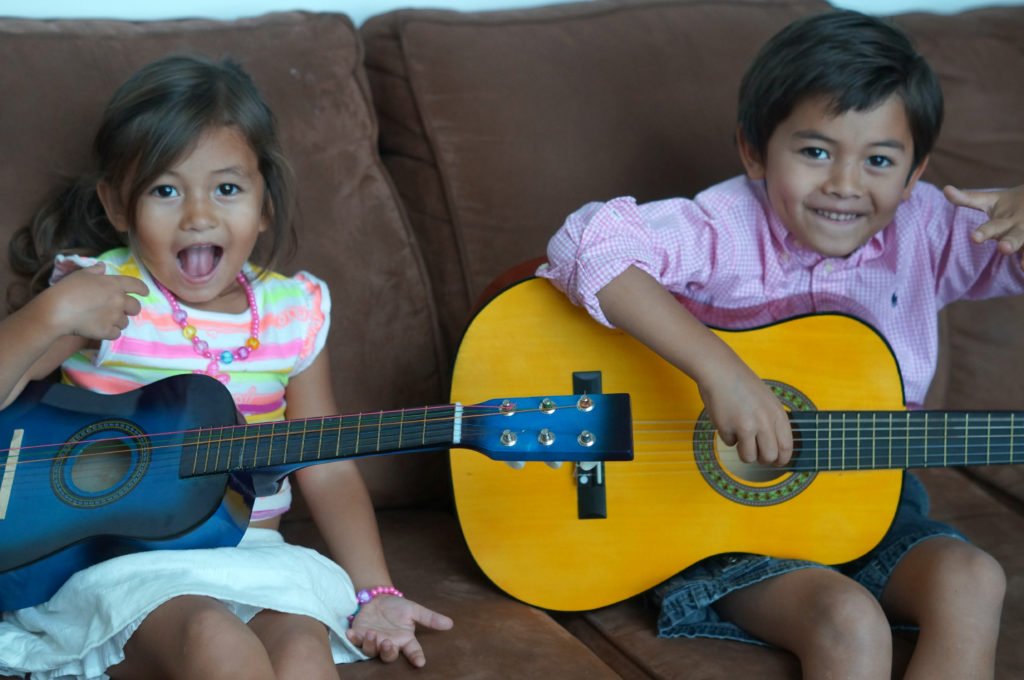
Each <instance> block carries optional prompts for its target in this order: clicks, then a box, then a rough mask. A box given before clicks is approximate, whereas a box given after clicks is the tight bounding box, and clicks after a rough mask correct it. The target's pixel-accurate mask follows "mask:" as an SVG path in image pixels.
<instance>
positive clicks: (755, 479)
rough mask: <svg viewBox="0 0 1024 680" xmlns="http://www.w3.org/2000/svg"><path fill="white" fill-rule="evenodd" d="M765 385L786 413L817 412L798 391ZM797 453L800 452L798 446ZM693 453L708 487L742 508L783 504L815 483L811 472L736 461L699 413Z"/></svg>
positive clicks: (768, 382)
mask: <svg viewBox="0 0 1024 680" xmlns="http://www.w3.org/2000/svg"><path fill="white" fill-rule="evenodd" d="M764 382H765V384H766V385H768V387H770V388H771V389H772V391H773V392H774V393H775V396H777V397H778V398H779V401H781V402H782V403H783V405H784V406H785V407H786V408H787V409H788V410H789V411H815V410H817V409H816V408H815V406H814V404H813V403H811V400H810V399H808V398H807V396H806V395H804V394H803V393H802V392H800V391H799V390H797V389H795V388H793V387H791V386H789V385H786V384H784V383H780V382H776V381H774V380H765V381H764ZM796 450H797V452H799V446H798V445H797V446H796ZM693 453H694V457H695V458H696V462H697V469H699V470H700V473H701V475H702V476H703V477H704V480H705V481H706V482H707V483H708V485H709V486H710V487H711V488H712V489H714V490H715V491H717V492H718V493H720V494H721V495H723V496H725V497H726V498H728V499H729V500H731V501H734V502H736V503H740V504H743V505H775V504H778V503H784V502H786V501H787V500H789V499H791V498H793V497H794V496H796V495H797V494H799V493H800V492H801V491H803V490H804V489H806V488H807V487H808V486H809V485H810V483H811V482H812V481H813V480H814V473H813V472H808V471H798V472H794V471H792V470H788V469H787V468H774V467H769V466H765V465H756V464H748V463H744V462H743V461H741V460H739V456H738V454H737V453H736V451H735V449H733V448H732V447H728V446H726V445H725V444H724V443H723V442H722V440H721V438H720V437H719V436H718V433H717V431H716V430H715V428H714V426H713V425H712V424H711V418H710V417H709V416H708V414H707V412H706V411H702V412H701V414H700V417H699V418H698V419H697V425H696V427H695V428H694V432H693ZM794 455H798V453H797V454H794Z"/></svg>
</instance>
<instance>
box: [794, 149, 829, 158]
mask: <svg viewBox="0 0 1024 680" xmlns="http://www.w3.org/2000/svg"><path fill="white" fill-rule="evenodd" d="M800 153H802V154H803V155H805V156H807V157H808V158H813V159H814V160H816V161H824V160H828V151H826V150H825V149H822V148H820V147H817V146H808V147H806V148H804V149H800Z"/></svg>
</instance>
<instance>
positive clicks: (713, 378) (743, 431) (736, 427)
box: [597, 267, 793, 465]
mask: <svg viewBox="0 0 1024 680" xmlns="http://www.w3.org/2000/svg"><path fill="white" fill-rule="evenodd" d="M597 299H598V301H599V302H600V304H601V310H602V311H603V313H604V315H605V317H606V318H607V319H608V320H609V321H610V322H611V323H612V324H613V325H615V326H617V327H618V328H621V329H622V330H624V331H626V332H628V333H629V334H630V335H632V336H633V337H635V338H636V339H637V340H639V341H640V342H642V343H643V344H645V345H647V346H648V347H650V348H651V349H652V350H654V351H655V352H656V353H657V354H658V355H660V356H661V357H662V358H664V359H665V360H666V361H668V362H669V363H670V364H672V365H673V366H675V367H677V368H678V369H679V370H681V371H683V372H684V373H686V374H687V375H688V376H689V377H690V378H692V379H693V380H694V382H695V383H697V387H698V389H699V391H700V395H701V398H702V400H703V401H704V406H705V408H707V411H708V414H709V415H710V416H711V420H712V422H713V423H714V424H715V427H716V428H717V429H718V433H719V435H720V436H721V438H722V440H723V441H724V442H725V443H726V444H728V445H730V446H731V445H735V446H736V448H737V452H738V453H739V456H740V459H741V460H743V461H745V462H748V463H752V462H754V461H757V462H760V463H763V464H775V465H784V464H786V463H787V462H788V461H789V459H790V457H791V456H792V454H793V433H792V429H791V427H790V424H789V419H788V417H787V415H786V411H785V409H784V408H783V406H782V404H781V402H779V400H778V399H777V398H776V397H775V395H774V394H772V392H771V390H770V389H769V388H768V387H767V386H766V385H765V384H764V383H763V382H762V381H761V379H760V378H758V377H757V375H756V374H754V372H753V371H751V370H750V368H749V367H748V366H747V365H746V364H745V363H744V362H743V360H742V359H740V358H739V357H738V356H737V355H736V354H735V352H733V351H732V349H731V348H730V347H729V346H728V345H726V344H725V342H723V341H722V340H721V339H720V338H719V337H718V336H717V335H715V334H714V333H713V332H711V331H710V330H708V328H707V327H706V326H704V325H703V324H702V323H701V322H700V321H698V320H697V319H696V317H694V316H693V315H692V314H690V313H689V312H688V311H687V310H686V308H685V307H683V306H682V305H681V304H680V303H679V301H678V300H676V299H675V297H674V296H673V295H672V294H671V293H669V292H668V291H667V290H665V288H664V287H662V285H661V284H660V283H659V282H658V281H656V280H655V279H654V278H653V277H651V276H650V275H649V274H647V273H645V272H643V271H641V270H640V269H637V268H635V267H629V268H628V269H626V270H625V271H624V272H623V273H622V274H620V275H619V276H618V277H616V278H614V279H612V281H611V282H610V283H608V285H606V286H605V287H604V288H602V289H601V290H600V291H599V292H598V293H597Z"/></svg>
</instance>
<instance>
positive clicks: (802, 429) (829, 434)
mask: <svg viewBox="0 0 1024 680" xmlns="http://www.w3.org/2000/svg"><path fill="white" fill-rule="evenodd" d="M936 416H937V412H929V411H871V412H854V411H849V412H847V411H817V412H813V414H808V416H794V420H793V422H794V427H795V428H796V430H797V433H798V441H799V442H802V443H801V444H800V449H801V451H802V456H803V458H802V460H801V459H800V457H799V456H798V458H797V460H796V461H795V462H794V463H793V468H794V469H806V470H862V469H863V470H869V469H880V468H881V469H898V468H927V467H949V466H951V465H955V466H962V465H1001V464H1008V463H1014V462H1016V461H1017V458H1018V456H1017V445H1018V442H1019V441H1021V437H1020V436H1019V435H1018V432H1017V429H1018V427H1019V425H1018V420H1017V417H1016V412H999V411H993V412H984V413H979V412H966V411H943V412H941V416H939V417H936ZM808 417H809V419H810V420H808ZM812 430H813V432H812ZM880 445H881V446H884V447H886V448H885V450H884V451H883V453H884V455H882V456H880V455H879V453H880V452H879V446H880ZM812 453H813V456H812V455H811V454H812Z"/></svg>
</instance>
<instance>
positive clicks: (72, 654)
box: [0, 528, 366, 680]
mask: <svg viewBox="0 0 1024 680" xmlns="http://www.w3.org/2000/svg"><path fill="white" fill-rule="evenodd" d="M179 595H206V596H209V597H213V598H216V599H218V600H220V601H221V602H223V603H224V604H225V605H226V606H227V607H228V608H229V609H230V610H231V611H232V612H233V613H234V614H235V615H236V616H238V618H239V619H241V620H242V621H245V622H248V621H249V620H250V619H251V618H252V617H253V616H255V615H256V614H258V613H259V612H260V611H261V610H263V609H270V610H274V611H279V612H285V613H290V614H302V615H304V616H309V617H312V618H314V619H317V620H318V621H321V622H322V623H323V624H324V625H326V626H327V628H328V630H329V631H330V640H331V651H332V653H333V655H334V662H335V663H348V662H352V661H359V660H362V659H365V658H366V657H365V656H364V655H363V654H362V653H361V652H360V651H359V649H358V648H356V647H355V646H354V645H353V644H352V643H351V642H349V641H348V638H346V637H345V631H346V630H347V629H348V615H349V614H351V613H353V612H354V611H355V610H356V599H355V591H354V589H353V587H352V580H351V579H350V578H349V577H348V574H346V573H345V571H344V570H343V569H342V568H341V567H339V566H338V565H337V564H336V563H335V562H333V561H332V560H329V559H327V558H326V557H324V556H323V555H321V554H320V553H318V552H317V551H315V550H311V549H309V548H303V547H301V546H296V545H290V544H288V543H285V542H284V539H283V538H282V537H281V534H279V533H278V532H276V531H274V530H272V529H254V528H250V529H249V530H248V531H246V532H245V535H244V536H243V537H242V540H241V542H240V543H239V545H238V547H235V548H210V549H203V550H160V551H153V552H143V553H136V554H133V555H125V556H123V557H117V558H114V559H112V560H107V561H106V562H101V563H100V564H97V565H94V566H92V567H89V568H88V569H84V570H82V571H80V572H78V573H76V574H75V575H74V576H72V577H71V578H70V579H68V581H67V582H66V583H65V584H64V585H63V586H62V587H61V589H60V590H58V591H57V592H56V593H55V594H54V596H53V597H52V598H50V599H49V600H48V601H47V602H44V603H43V604H40V605H37V606H35V607H26V608H25V609H19V610H17V611H13V612H5V613H4V615H3V621H0V675H3V674H6V675H15V676H20V675H24V674H25V673H32V680H58V679H64V678H76V679H80V680H94V679H95V680H101V679H106V678H107V677H108V676H107V675H106V673H105V671H106V669H107V668H109V667H111V666H114V665H116V664H118V663H120V662H121V661H122V660H123V659H124V645H125V643H126V642H127V641H128V638H130V637H131V635H132V633H134V632H135V629H136V628H138V627H139V624H141V623H142V620H143V619H144V618H145V617H146V615H148V614H149V613H150V612H151V611H153V610H154V609H156V608H157V607H158V606H160V605H161V604H163V603H164V602H166V601H168V600H170V599H171V598H173V597H177V596H179Z"/></svg>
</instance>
